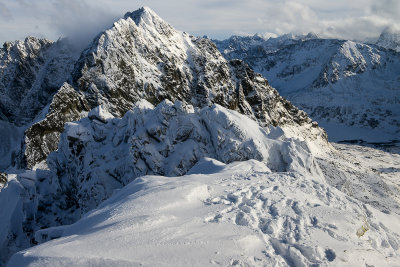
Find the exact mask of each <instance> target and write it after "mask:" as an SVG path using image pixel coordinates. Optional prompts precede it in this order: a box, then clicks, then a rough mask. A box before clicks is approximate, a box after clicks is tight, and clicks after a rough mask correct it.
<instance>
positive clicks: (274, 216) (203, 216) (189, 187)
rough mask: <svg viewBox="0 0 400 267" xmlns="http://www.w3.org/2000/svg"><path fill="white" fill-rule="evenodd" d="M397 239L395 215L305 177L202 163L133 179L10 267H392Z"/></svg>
mask: <svg viewBox="0 0 400 267" xmlns="http://www.w3.org/2000/svg"><path fill="white" fill-rule="evenodd" d="M364 218H365V219H366V221H367V224H368V225H366V222H364ZM363 225H364V227H367V226H368V227H369V228H370V230H368V231H366V233H365V234H364V235H363V236H361V237H360V238H359V237H357V234H356V232H357V231H358V230H360V229H361V227H362V226H363ZM399 234H400V219H399V217H398V216H397V215H390V214H384V213H382V212H379V211H378V210H376V209H374V208H373V207H371V206H369V205H365V204H364V205H363V204H362V203H361V202H359V201H357V200H354V199H352V198H351V197H348V196H347V195H345V194H344V193H342V192H340V191H338V190H336V189H334V188H333V187H331V186H329V185H327V184H324V183H321V182H318V181H316V180H314V179H312V178H310V176H304V175H301V174H298V173H291V172H275V173H271V172H270V171H269V169H268V168H267V167H265V165H264V164H262V163H260V162H258V161H255V160H249V161H246V162H241V163H231V164H229V165H225V164H223V163H220V162H218V161H216V160H211V159H203V160H202V161H200V162H198V163H197V165H195V166H194V167H193V168H192V169H191V170H190V171H189V173H188V174H187V175H185V176H182V177H161V176H144V177H141V178H138V179H136V180H135V181H133V182H132V183H130V184H129V185H127V186H126V187H124V188H123V189H121V190H119V191H117V192H116V193H114V195H113V196H112V197H111V198H110V199H108V200H107V201H105V202H104V203H103V204H101V205H100V206H99V207H98V208H97V209H96V210H93V211H92V212H89V213H88V214H87V215H85V216H84V217H83V218H82V219H81V220H79V221H78V222H77V223H75V224H73V225H71V226H63V227H61V228H49V229H46V230H41V231H39V232H38V233H36V235H37V239H40V238H42V239H49V238H50V239H51V238H56V237H59V236H61V237H60V238H58V239H56V240H52V241H49V242H46V243H43V244H41V245H39V246H36V247H33V248H30V249H28V250H25V251H22V252H19V253H17V254H15V255H14V256H13V257H12V259H11V260H10V262H9V265H8V266H72V265H73V266H88V265H95V266H110V265H113V266H136V265H144V266H149V265H152V266H154V265H161V266H164V265H170V266H200V265H202V266H204V265H213V264H215V265H225V266H226V265H242V266H246V265H251V266H261V265H267V266H309V265H313V264H319V266H326V265H328V266H341V265H344V266H364V265H367V264H368V265H375V266H395V265H396V263H398V262H399V260H400V252H399V244H400V235H399Z"/></svg>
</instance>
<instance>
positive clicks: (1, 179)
mask: <svg viewBox="0 0 400 267" xmlns="http://www.w3.org/2000/svg"><path fill="white" fill-rule="evenodd" d="M6 183H7V174H5V173H2V172H0V188H2V187H3V186H4V185H5V184H6Z"/></svg>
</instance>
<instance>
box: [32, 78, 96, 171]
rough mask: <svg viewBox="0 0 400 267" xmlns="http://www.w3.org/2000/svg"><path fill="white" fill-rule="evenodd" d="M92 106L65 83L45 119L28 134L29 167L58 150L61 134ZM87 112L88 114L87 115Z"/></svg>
mask: <svg viewBox="0 0 400 267" xmlns="http://www.w3.org/2000/svg"><path fill="white" fill-rule="evenodd" d="M88 110H90V106H89V104H88V102H87V101H86V99H85V98H84V97H83V96H82V95H81V94H80V93H79V92H77V91H76V90H75V89H74V88H72V87H71V86H70V85H69V84H68V83H65V84H64V85H63V86H62V87H61V88H60V90H59V91H58V92H57V94H56V95H55V96H54V97H53V101H52V102H51V104H50V108H49V112H48V114H47V115H46V117H45V119H43V120H41V121H39V122H38V123H35V124H33V125H32V126H31V127H30V128H29V129H28V130H27V131H26V132H25V135H26V138H25V145H26V148H25V159H26V163H27V166H28V167H32V166H34V165H35V163H38V162H41V161H43V160H45V159H46V158H47V155H48V154H49V153H50V152H52V151H55V150H56V149H57V145H58V140H59V137H60V133H61V132H62V131H63V130H64V124H65V123H66V122H68V121H75V120H79V119H80V118H82V117H84V116H85V115H86V114H87V111H88ZM85 112H86V113H85Z"/></svg>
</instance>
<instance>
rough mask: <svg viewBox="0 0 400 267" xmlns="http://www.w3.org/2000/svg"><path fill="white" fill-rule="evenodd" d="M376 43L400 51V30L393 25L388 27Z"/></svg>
mask: <svg viewBox="0 0 400 267" xmlns="http://www.w3.org/2000/svg"><path fill="white" fill-rule="evenodd" d="M376 44H377V45H379V46H382V47H384V48H388V49H393V50H396V51H397V52H400V31H399V30H397V29H395V28H393V27H386V28H385V29H384V30H383V31H382V33H381V35H380V36H379V39H378V41H377V42H376Z"/></svg>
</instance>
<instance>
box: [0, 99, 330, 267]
mask: <svg viewBox="0 0 400 267" xmlns="http://www.w3.org/2000/svg"><path fill="white" fill-rule="evenodd" d="M295 129H296V128H294V129H292V131H290V128H285V129H282V128H279V127H277V128H273V127H272V128H270V129H267V128H262V127H261V126H259V125H258V123H257V122H256V121H254V120H252V119H250V118H248V117H247V116H244V115H242V114H240V113H238V112H236V111H232V110H228V109H226V108H223V107H222V106H219V105H212V106H209V107H204V108H202V109H199V108H193V106H191V105H188V104H184V103H183V102H180V101H177V102H175V103H172V102H170V101H168V100H165V101H163V102H162V103H160V104H159V105H158V106H156V107H153V106H152V105H151V104H150V103H149V102H147V101H146V100H142V101H139V102H138V103H136V105H135V107H134V109H133V110H131V111H129V112H127V113H126V114H125V115H124V117H123V118H118V117H114V116H113V115H111V114H110V113H109V112H108V110H107V106H106V105H104V106H99V107H96V108H95V109H93V110H92V111H90V112H89V113H88V115H87V117H86V118H83V119H81V120H80V121H77V122H71V123H67V124H66V126H65V131H64V132H63V133H62V134H61V137H60V143H59V145H58V150H57V151H55V152H53V153H51V154H50V155H49V157H48V160H47V162H48V167H49V169H47V168H45V167H43V166H42V167H41V166H37V169H36V170H33V171H20V172H19V173H16V174H8V180H9V182H8V184H7V185H6V186H5V187H4V188H3V189H2V190H1V191H0V203H8V201H9V200H10V199H13V201H11V203H13V204H12V205H9V206H7V207H3V208H2V209H0V218H1V231H0V252H1V253H0V260H2V261H6V260H7V258H8V255H10V256H11V255H12V254H13V253H14V252H16V251H18V250H21V249H24V248H27V247H29V246H31V245H33V244H35V242H38V240H37V239H36V238H35V233H36V232H37V231H38V230H39V229H43V228H48V227H51V226H59V225H67V224H71V223H73V222H76V221H77V220H79V219H80V218H81V216H82V215H83V214H85V213H86V212H88V211H90V210H92V209H94V208H96V207H97V206H98V205H99V204H100V203H101V202H102V201H104V200H106V199H108V198H109V197H110V196H111V195H112V194H113V192H114V191H115V190H116V189H120V188H122V187H123V186H125V185H127V184H128V183H130V182H131V181H133V180H134V179H135V178H137V177H140V176H143V175H146V174H147V175H148V174H153V175H165V176H179V175H184V174H186V173H187V172H188V171H189V170H190V169H191V168H192V167H193V166H194V165H195V164H196V163H197V162H198V161H199V160H201V159H202V158H204V157H210V158H214V159H217V160H219V161H221V162H224V163H231V162H234V161H246V160H250V159H255V160H259V161H260V162H263V164H265V166H266V167H265V168H267V169H268V170H270V171H273V172H296V173H299V174H304V175H313V176H314V177H315V179H316V180H319V181H323V179H324V175H323V174H322V171H321V169H320V168H319V167H318V165H317V164H316V160H315V158H314V156H313V155H312V154H311V150H310V146H311V147H312V146H314V148H315V147H318V148H319V149H320V150H321V152H322V151H324V150H325V152H326V151H330V150H331V147H330V146H329V145H328V144H327V143H325V144H326V145H325V146H322V145H317V144H318V140H316V142H317V143H315V144H314V143H313V142H310V143H307V142H305V141H301V140H299V139H295V138H290V136H291V135H292V134H293V131H294V130H295ZM313 129H314V130H316V131H317V132H319V131H320V130H319V129H318V128H313V127H312V125H311V124H310V129H309V131H312V130H313ZM285 132H288V136H286V133H285Z"/></svg>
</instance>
